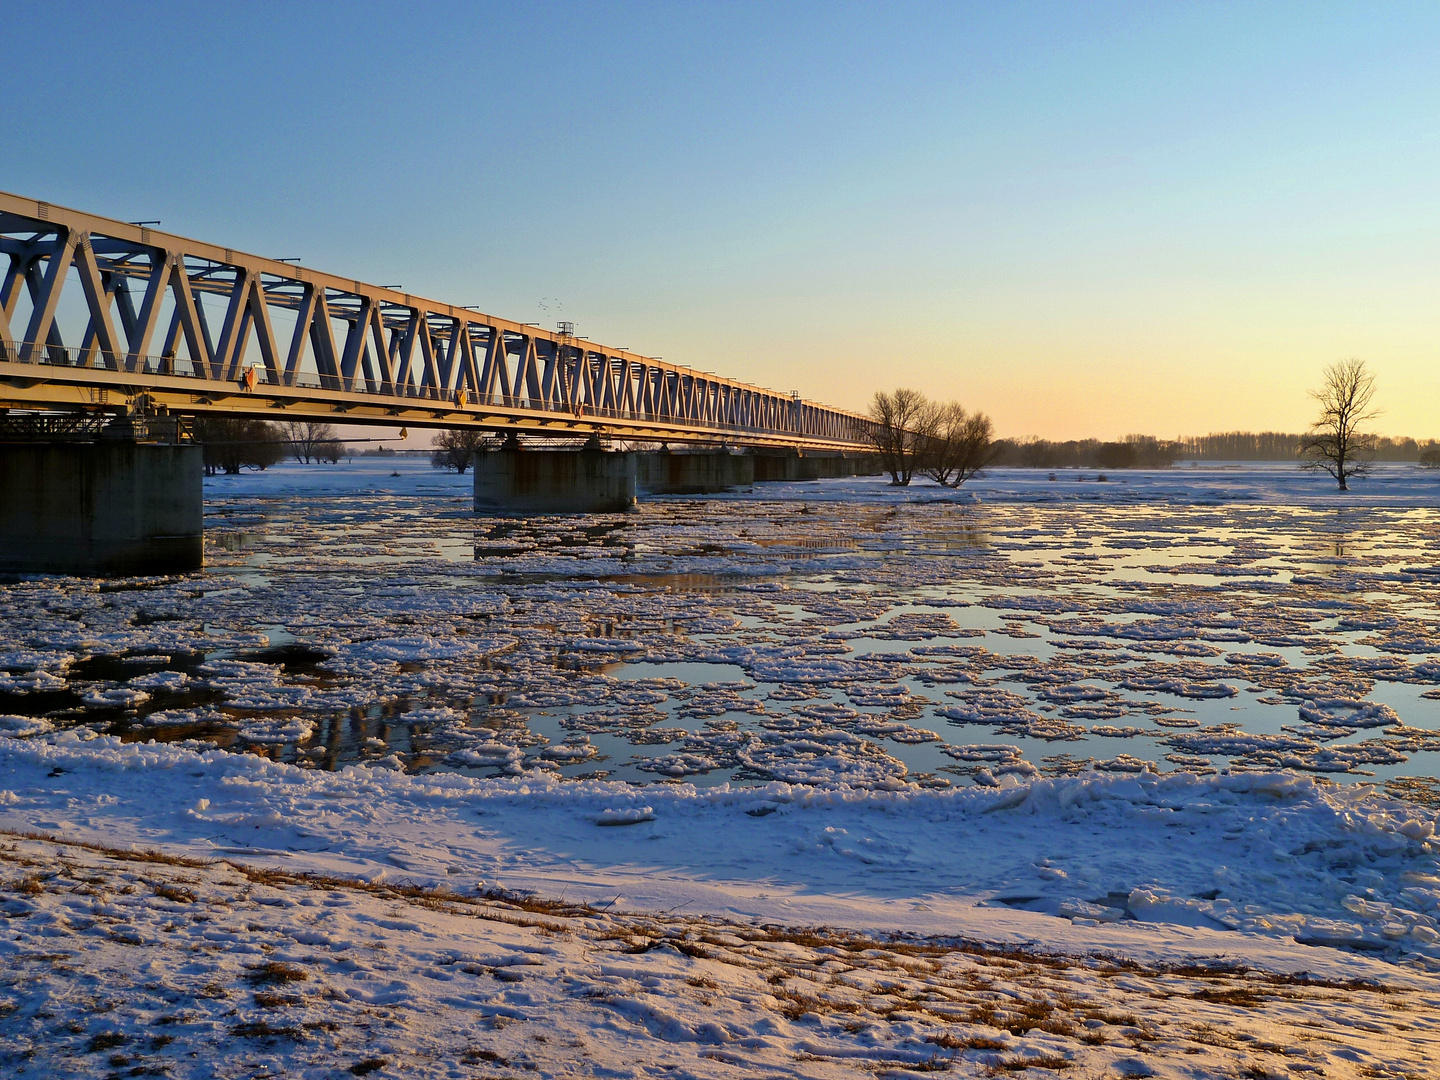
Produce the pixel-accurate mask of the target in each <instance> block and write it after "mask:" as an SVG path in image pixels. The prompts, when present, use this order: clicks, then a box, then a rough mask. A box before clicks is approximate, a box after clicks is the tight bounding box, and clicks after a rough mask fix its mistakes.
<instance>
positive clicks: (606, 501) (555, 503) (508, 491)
mask: <svg viewBox="0 0 1440 1080" xmlns="http://www.w3.org/2000/svg"><path fill="white" fill-rule="evenodd" d="M512 445H513V446H518V444H507V448H502V449H500V450H482V451H481V452H479V453H477V454H476V455H475V512H476V513H477V514H608V513H616V512H619V511H624V510H629V509H630V508H631V507H633V506H634V505H635V456H636V455H635V454H633V453H612V452H610V451H606V450H602V449H600V448H599V447H598V446H587V447H586V448H585V449H583V450H525V449H512V448H509V447H510V446H512Z"/></svg>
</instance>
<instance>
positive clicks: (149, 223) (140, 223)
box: [128, 218, 160, 225]
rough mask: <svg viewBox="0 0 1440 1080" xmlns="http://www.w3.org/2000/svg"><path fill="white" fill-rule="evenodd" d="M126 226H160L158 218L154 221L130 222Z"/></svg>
mask: <svg viewBox="0 0 1440 1080" xmlns="http://www.w3.org/2000/svg"><path fill="white" fill-rule="evenodd" d="M128 224H130V225H159V224H160V219H159V218H156V219H155V220H154V221H131V222H128Z"/></svg>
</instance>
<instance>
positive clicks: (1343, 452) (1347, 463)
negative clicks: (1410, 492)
mask: <svg viewBox="0 0 1440 1080" xmlns="http://www.w3.org/2000/svg"><path fill="white" fill-rule="evenodd" d="M1310 396H1311V397H1313V398H1314V399H1315V400H1316V401H1318V402H1320V416H1319V417H1318V418H1317V419H1316V421H1315V423H1314V424H1312V425H1311V426H1310V432H1309V434H1307V435H1306V436H1305V439H1304V441H1303V442H1302V443H1301V444H1300V456H1301V458H1302V459H1303V460H1302V462H1301V468H1305V469H1324V470H1325V471H1326V472H1327V473H1329V474H1330V475H1331V476H1333V477H1334V478H1335V480H1336V482H1337V483H1339V485H1340V490H1341V491H1348V490H1349V485H1348V483H1347V481H1348V480H1349V479H1350V478H1351V477H1352V476H1360V475H1363V474H1364V473H1366V472H1368V471H1369V470H1370V463H1371V455H1372V454H1373V453H1374V451H1375V436H1374V435H1371V434H1367V433H1365V432H1362V431H1360V426H1361V425H1362V424H1365V423H1366V422H1367V421H1370V420H1373V419H1375V417H1377V416H1379V415H1380V412H1379V410H1378V409H1371V408H1370V401H1371V399H1372V398H1373V397H1374V396H1375V376H1374V374H1373V373H1371V371H1370V370H1369V368H1367V367H1366V366H1365V361H1364V360H1356V359H1350V360H1339V361H1337V362H1335V363H1333V364H1331V365H1329V366H1328V367H1327V368H1326V369H1325V382H1324V383H1323V384H1322V385H1321V387H1320V389H1319V390H1312V391H1311V392H1310Z"/></svg>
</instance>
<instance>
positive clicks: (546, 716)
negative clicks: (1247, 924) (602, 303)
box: [0, 459, 1440, 799]
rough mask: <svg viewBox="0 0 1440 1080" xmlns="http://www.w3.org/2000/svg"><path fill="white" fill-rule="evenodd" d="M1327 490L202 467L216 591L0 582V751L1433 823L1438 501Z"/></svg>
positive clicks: (186, 583)
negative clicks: (1293, 808) (1230, 783)
mask: <svg viewBox="0 0 1440 1080" xmlns="http://www.w3.org/2000/svg"><path fill="white" fill-rule="evenodd" d="M395 474H398V475H395ZM1052 475H1053V476H1055V479H1054V480H1052V479H1050V477H1051V476H1052ZM1332 487H1333V485H1330V484H1329V483H1328V482H1327V481H1326V480H1325V479H1324V478H1317V477H1315V476H1313V475H1309V474H1303V473H1300V472H1298V471H1297V470H1295V469H1293V468H1280V467H1275V466H1258V467H1257V466H1248V467H1234V468H1229V469H1215V468H1185V467H1180V468H1176V469H1172V470H1167V471H1163V472H1129V473H1124V474H1121V473H1112V474H1110V475H1109V477H1108V478H1107V480H1105V481H1104V482H1101V481H1100V480H1099V479H1098V474H1095V473H1091V472H1083V471H1080V470H1069V471H1065V470H1062V471H1060V472H1059V473H1048V472H1045V471H1039V470H1036V471H1030V470H997V471H996V472H995V473H994V474H992V476H991V477H989V478H986V479H984V480H982V481H980V482H979V483H977V484H976V485H974V487H973V489H970V490H967V491H965V492H963V493H961V494H959V495H956V494H954V493H951V492H948V491H944V490H942V489H939V488H936V487H933V486H929V485H920V484H917V485H916V486H915V487H913V488H911V489H909V490H903V491H897V490H895V489H893V488H890V487H889V486H888V485H886V484H885V483H884V482H883V481H881V480H879V479H861V480H853V481H821V482H815V483H806V484H780V485H760V486H758V487H757V488H756V489H755V491H754V492H753V493H748V494H745V493H737V494H732V495H730V496H726V497H722V498H714V499H703V500H694V499H674V500H655V501H649V502H646V503H644V504H642V506H641V507H640V509H639V510H638V511H636V512H634V513H631V514H624V515H602V516H589V517H573V518H532V519H506V518H476V517H475V516H474V515H473V514H471V513H470V506H469V504H470V482H469V478H468V477H456V476H453V475H451V474H444V473H439V472H436V471H434V470H432V469H429V468H428V466H427V465H426V464H425V462H424V461H423V460H414V459H403V460H399V461H393V460H392V461H379V462H375V461H369V462H366V463H364V464H361V465H354V466H310V467H302V466H285V467H281V468H278V469H274V470H271V471H270V472H267V473H265V474H259V475H253V476H246V477H242V478H238V479H237V478H227V477H218V478H212V479H210V480H207V488H206V498H207V529H206V533H207V543H208V549H207V560H208V565H207V568H206V570H205V572H204V573H202V574H198V575H193V576H187V577H183V578H175V579H145V580H131V581H114V582H94V581H78V580H66V579H56V578H49V579H36V580H20V581H14V582H12V583H10V584H6V585H4V586H0V614H3V618H4V625H5V627H6V633H5V635H4V638H3V642H0V644H3V649H0V727H3V729H4V730H5V731H8V732H9V733H10V734H12V735H16V736H22V737H24V736H29V737H33V736H35V735H40V734H43V733H45V732H48V731H52V730H55V729H65V728H76V727H78V728H83V729H87V730H91V731H95V732H103V733H107V734H115V735H119V736H120V737H122V738H123V739H126V740H130V741H135V740H150V739H155V740H158V741H165V742H177V741H178V742H194V741H196V740H202V741H204V742H207V743H212V744H215V745H218V746H222V747H228V748H233V749H239V750H246V751H250V752H256V753H261V754H264V755H266V756H269V757H272V758H275V759H277V760H283V761H288V762H293V763H295V764H298V765H300V766H302V767H306V768H325V769H334V768H337V767H342V766H344V765H346V764H350V763H354V762H375V761H382V760H390V761H391V763H392V764H398V765H402V766H403V767H405V768H406V769H408V770H410V771H419V772H424V771H458V772H463V773H468V774H470V775H475V776H481V777H485V776H505V775H521V774H523V773H526V772H529V771H532V770H537V769H538V770H544V771H545V772H548V773H550V774H553V775H556V776H559V777H564V778H572V779H581V778H585V779H604V778H608V779H611V780H624V781H630V782H634V783H656V782H665V781H669V782H674V781H676V780H680V779H684V780H686V781H688V782H690V783H694V784H698V785H702V786H713V785H716V784H721V783H726V782H730V783H736V782H738V783H760V782H766V781H784V782H789V783H801V784H820V785H829V784H844V785H849V786H852V787H866V788H885V789H898V788H902V787H905V786H907V785H920V786H921V787H936V788H943V787H947V786H950V785H952V784H962V785H968V784H972V783H977V784H981V785H995V784H998V783H1000V782H1002V781H1003V780H1004V778H1005V777H1007V776H1010V777H1014V778H1017V779H1028V778H1031V777H1035V776H1038V775H1066V774H1075V773H1079V772H1081V771H1083V770H1085V769H1096V770H1099V771H1101V772H1111V773H1134V774H1138V773H1142V772H1146V771H1160V772H1165V771H1175V770H1183V771H1187V772H1194V773H1198V774H1201V775H1205V774H1209V773H1211V772H1214V771H1216V770H1223V769H1265V770H1271V769H1275V768H1284V769H1294V770H1301V771H1305V772H1310V773H1315V774H1323V775H1326V776H1330V777H1333V778H1336V779H1340V780H1353V779H1366V780H1372V779H1373V780H1379V781H1382V782H1386V783H1388V785H1389V786H1390V788H1391V790H1392V791H1394V792H1395V793H1397V794H1402V795H1405V796H1408V797H1411V798H1416V799H1429V798H1434V797H1435V794H1436V790H1437V789H1436V785H1435V782H1434V780H1433V778H1434V777H1435V776H1437V775H1440V768H1437V766H1440V757H1437V751H1440V637H1437V634H1436V630H1435V627H1436V626H1437V623H1440V619H1437V615H1440V611H1437V595H1440V594H1437V585H1440V560H1437V544H1436V542H1437V538H1440V508H1437V507H1440V478H1437V477H1435V476H1434V474H1433V473H1426V472H1425V471H1422V470H1418V469H1410V468H1405V467H1391V468H1388V469H1383V470H1380V471H1379V472H1378V473H1377V474H1376V475H1375V476H1374V477H1372V478H1369V479H1366V480H1363V481H1361V482H1360V483H1359V484H1357V486H1356V490H1355V491H1354V492H1353V493H1351V494H1350V495H1349V496H1341V495H1337V494H1335V493H1333V492H1332V490H1331V488H1332Z"/></svg>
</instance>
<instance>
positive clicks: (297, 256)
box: [275, 255, 300, 263]
mask: <svg viewBox="0 0 1440 1080" xmlns="http://www.w3.org/2000/svg"><path fill="white" fill-rule="evenodd" d="M299 261H300V256H299V255H293V256H291V257H290V258H288V259H276V260H275V262H293V263H298V262H299Z"/></svg>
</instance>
